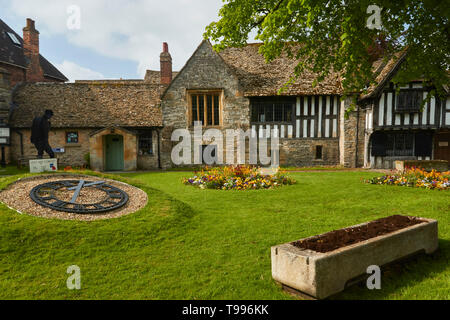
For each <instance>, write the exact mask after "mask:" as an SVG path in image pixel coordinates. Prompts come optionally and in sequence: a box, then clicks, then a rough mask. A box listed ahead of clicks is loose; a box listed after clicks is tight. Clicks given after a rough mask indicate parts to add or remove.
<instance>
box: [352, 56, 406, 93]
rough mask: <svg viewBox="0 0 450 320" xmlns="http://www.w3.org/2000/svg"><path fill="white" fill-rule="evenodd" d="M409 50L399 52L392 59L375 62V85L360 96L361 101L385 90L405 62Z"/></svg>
mask: <svg viewBox="0 0 450 320" xmlns="http://www.w3.org/2000/svg"><path fill="white" fill-rule="evenodd" d="M406 54H407V50H402V51H399V52H397V53H396V54H394V55H393V56H392V58H390V59H386V58H381V59H379V60H377V61H375V62H374V64H373V68H372V69H373V72H374V73H375V76H376V77H375V83H374V84H373V85H371V86H370V87H369V88H368V90H367V92H366V93H364V94H362V95H361V96H360V98H361V99H366V98H370V97H373V96H375V95H377V94H378V92H379V91H380V90H382V89H383V87H384V86H385V84H386V83H387V82H388V81H389V80H390V79H391V78H392V77H391V76H392V75H393V74H394V73H395V72H396V70H397V68H398V67H399V66H400V64H401V63H402V62H403V61H404V59H405V57H406Z"/></svg>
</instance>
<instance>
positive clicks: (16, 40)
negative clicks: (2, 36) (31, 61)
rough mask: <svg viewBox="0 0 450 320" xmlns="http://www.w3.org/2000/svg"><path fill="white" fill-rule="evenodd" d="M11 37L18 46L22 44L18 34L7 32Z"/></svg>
mask: <svg viewBox="0 0 450 320" xmlns="http://www.w3.org/2000/svg"><path fill="white" fill-rule="evenodd" d="M7 34H8V36H9V38H10V39H11V41H12V42H13V43H14V44H15V45H16V46H21V44H20V41H19V39H17V37H16V35H15V34H14V33H12V32H7Z"/></svg>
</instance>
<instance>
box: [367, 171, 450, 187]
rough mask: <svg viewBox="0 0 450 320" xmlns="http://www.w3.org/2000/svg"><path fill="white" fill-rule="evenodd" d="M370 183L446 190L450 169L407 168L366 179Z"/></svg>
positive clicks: (449, 179) (448, 184)
mask: <svg viewBox="0 0 450 320" xmlns="http://www.w3.org/2000/svg"><path fill="white" fill-rule="evenodd" d="M366 182H367V183H371V184H388V185H397V186H405V187H416V188H426V189H438V190H448V189H450V171H447V172H437V171H435V170H432V171H430V172H427V171H425V170H423V169H420V168H409V169H406V170H404V171H401V172H398V173H393V174H391V175H385V176H382V177H375V178H373V179H369V180H367V181H366Z"/></svg>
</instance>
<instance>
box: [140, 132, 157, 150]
mask: <svg viewBox="0 0 450 320" xmlns="http://www.w3.org/2000/svg"><path fill="white" fill-rule="evenodd" d="M142 140H145V141H150V146H151V150H150V152H149V153H147V154H145V153H142V154H140V152H141V150H143V149H144V148H143V147H142V146H141V141H142ZM153 149H154V148H153V131H145V132H140V133H139V135H138V149H137V150H138V155H140V156H153V155H154V153H155V151H154V150H153Z"/></svg>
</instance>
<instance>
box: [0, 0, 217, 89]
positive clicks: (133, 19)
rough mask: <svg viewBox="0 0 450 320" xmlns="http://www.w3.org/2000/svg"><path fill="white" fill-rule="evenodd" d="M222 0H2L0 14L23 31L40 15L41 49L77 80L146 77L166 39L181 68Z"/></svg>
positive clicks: (175, 63)
mask: <svg viewBox="0 0 450 320" xmlns="http://www.w3.org/2000/svg"><path fill="white" fill-rule="evenodd" d="M221 6H222V0H57V1H55V0H0V8H1V11H0V18H1V19H2V20H3V21H4V22H5V23H6V24H8V25H9V26H10V27H11V28H12V29H14V30H15V31H16V32H17V33H18V34H19V35H22V28H23V27H24V26H25V24H26V18H31V19H33V20H35V21H36V29H37V30H38V31H39V32H40V38H39V39H40V52H41V54H42V55H43V56H44V57H46V58H47V59H48V60H49V61H50V62H51V63H53V64H54V65H55V66H56V67H57V68H58V69H59V70H60V71H61V72H62V73H64V74H65V75H66V77H68V78H69V80H70V81H74V80H92V79H97V80H99V79H119V78H123V79H142V78H143V77H144V75H145V71H146V70H147V69H152V70H159V54H160V53H161V51H162V43H163V42H167V43H168V44H169V51H170V53H171V55H172V61H173V70H174V71H177V70H180V69H181V68H182V67H183V65H184V64H185V62H186V61H187V59H189V57H190V56H191V54H192V53H193V52H194V50H195V49H196V48H197V46H198V45H199V44H200V42H201V41H202V38H203V32H204V30H205V27H206V26H207V25H208V24H209V23H211V22H212V21H216V20H217V19H218V12H219V9H220V7H221Z"/></svg>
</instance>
